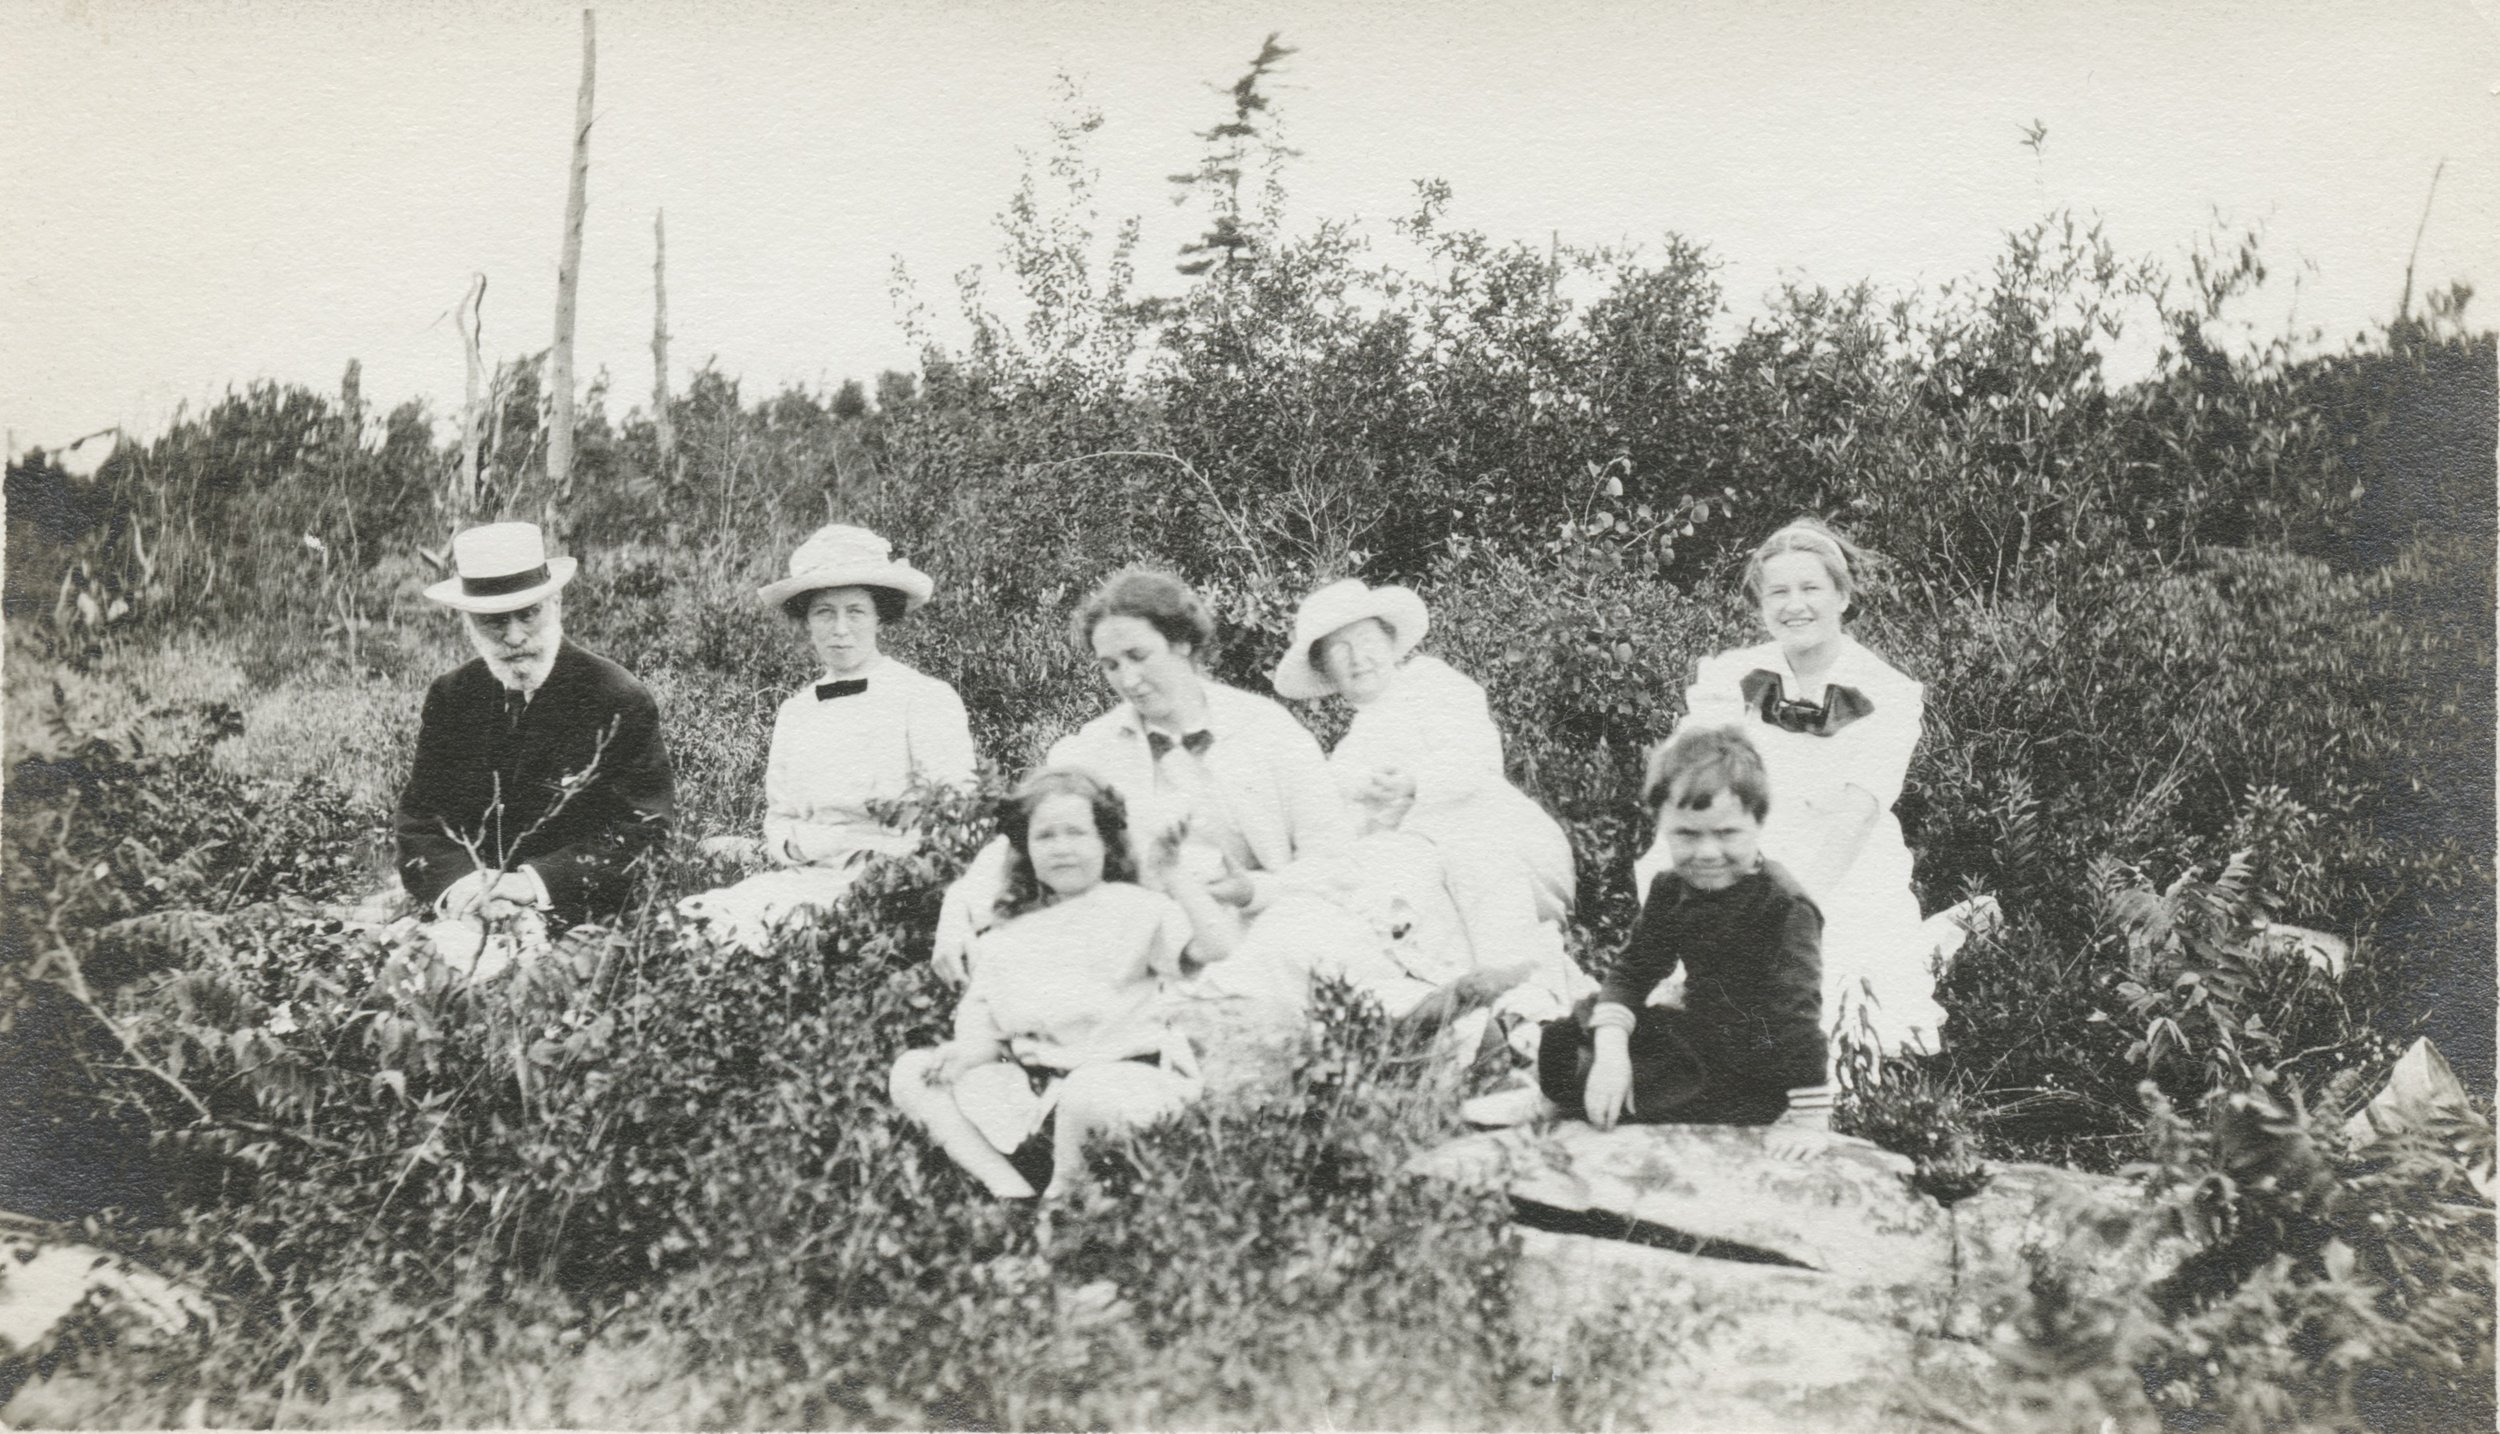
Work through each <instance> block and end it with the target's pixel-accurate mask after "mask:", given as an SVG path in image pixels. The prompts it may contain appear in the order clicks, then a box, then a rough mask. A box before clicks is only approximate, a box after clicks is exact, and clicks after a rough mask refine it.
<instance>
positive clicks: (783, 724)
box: [764, 703, 810, 862]
mask: <svg viewBox="0 0 2500 1434" xmlns="http://www.w3.org/2000/svg"><path fill="white" fill-rule="evenodd" d="M788 712H789V707H788V704H786V703H785V704H784V705H783V708H782V711H781V712H780V713H776V714H775V715H774V717H773V736H772V745H771V746H770V747H769V748H767V749H766V755H765V758H764V853H765V856H766V857H767V859H769V860H772V861H775V862H801V861H806V860H808V859H809V856H810V851H809V848H810V843H809V842H808V840H807V822H806V818H805V814H804V813H803V812H801V810H800V808H799V804H798V800H797V799H796V798H795V797H794V796H792V795H791V793H792V790H793V788H794V787H795V785H796V783H795V782H794V780H793V778H794V776H795V774H796V771H797V767H798V763H799V760H800V757H799V753H798V751H797V750H796V749H797V747H798V743H797V741H796V739H795V738H794V737H793V736H792V735H791V732H790V724H789V721H788Z"/></svg>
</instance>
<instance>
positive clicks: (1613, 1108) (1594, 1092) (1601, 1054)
mask: <svg viewBox="0 0 2500 1434" xmlns="http://www.w3.org/2000/svg"><path fill="white" fill-rule="evenodd" d="M1599 1034H1600V1035H1601V1036H1603V1035H1604V1032H1600V1033H1599ZM1580 1104H1581V1105H1582V1106H1584V1107H1585V1108H1586V1109H1587V1111H1588V1117H1589V1124H1591V1125H1594V1126H1596V1127H1597V1128H1598V1129H1600V1130H1612V1129H1614V1128H1615V1122H1616V1121H1618V1120H1621V1119H1622V1118H1623V1115H1624V1112H1626V1111H1628V1110H1631V1109H1632V1057H1631V1055H1630V1053H1629V1052H1628V1051H1626V1050H1625V1049H1624V1047H1623V1046H1622V1044H1621V1043H1620V1042H1616V1043H1611V1044H1610V1043H1609V1042H1607V1041H1605V1040H1603V1039H1601V1040H1599V1041H1598V1043H1597V1059H1596V1060H1594V1061H1593V1062H1591V1063H1590V1065H1589V1080H1588V1085H1587V1087H1586V1088H1585V1089H1584V1090H1583V1091H1582V1093H1581V1096H1580Z"/></svg>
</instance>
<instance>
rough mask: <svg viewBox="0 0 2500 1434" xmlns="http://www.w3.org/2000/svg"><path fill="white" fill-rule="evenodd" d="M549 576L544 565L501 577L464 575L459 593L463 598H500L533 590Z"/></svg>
mask: <svg viewBox="0 0 2500 1434" xmlns="http://www.w3.org/2000/svg"><path fill="white" fill-rule="evenodd" d="M550 576H551V574H549V573H548V571H547V565H546V564H545V563H540V564H539V565H538V566H537V567H534V568H531V569H530V570H529V571H528V572H525V573H505V574H503V575H502V576H501V577H492V578H473V577H470V576H468V575H466V574H465V573H464V574H462V575H461V578H460V591H461V594H462V595H463V596H465V597H502V596H503V595H504V594H506V593H517V592H519V591H520V590H521V589H523V588H534V587H536V586H538V585H539V584H540V583H543V582H545V581H547V579H548V578H549V577H550Z"/></svg>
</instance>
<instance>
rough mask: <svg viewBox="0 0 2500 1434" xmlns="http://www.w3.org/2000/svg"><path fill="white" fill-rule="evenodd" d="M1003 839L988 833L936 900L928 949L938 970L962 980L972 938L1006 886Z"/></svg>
mask: <svg viewBox="0 0 2500 1434" xmlns="http://www.w3.org/2000/svg"><path fill="white" fill-rule="evenodd" d="M1007 858H1008V849H1007V839H1006V838H1005V837H1003V836H1002V837H992V838H991V839H990V844H989V845H988V846H985V847H983V848H981V850H980V853H979V854H978V855H976V856H974V857H973V858H972V863H971V865H969V866H966V867H965V868H964V874H963V875H961V876H959V877H957V878H955V881H954V883H953V884H952V885H950V886H948V887H947V888H946V895H945V896H944V897H943V898H942V899H941V900H940V901H939V903H938V924H937V939H936V941H935V942H934V943H933V945H932V946H931V948H930V952H929V959H930V961H931V962H932V963H933V964H934V965H935V966H936V967H937V969H938V974H939V975H941V976H944V977H945V978H946V979H947V980H949V981H952V982H954V983H956V984H957V985H961V984H963V983H964V982H965V981H966V980H967V979H968V978H969V977H970V975H971V969H972V942H973V938H974V937H976V936H978V935H980V933H981V932H982V931H984V930H986V929H988V927H989V926H990V924H991V922H992V921H993V920H994V919H995V915H994V914H995V913H996V911H997V910H998V896H999V893H1000V892H1001V891H1004V890H1005V889H1006V886H1007Z"/></svg>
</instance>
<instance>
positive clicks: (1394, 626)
mask: <svg viewBox="0 0 2500 1434" xmlns="http://www.w3.org/2000/svg"><path fill="white" fill-rule="evenodd" d="M1367 617H1376V618H1378V619H1380V623H1381V626H1383V627H1386V628H1388V629H1389V641H1390V643H1391V644H1392V646H1393V648H1394V650H1395V651H1396V653H1397V660H1398V661H1400V662H1404V661H1405V660H1406V655H1407V654H1408V653H1410V652H1413V651H1414V650H1415V644H1417V643H1419V642H1421V641H1423V640H1424V629H1426V628H1427V627H1430V626H1431V625H1432V619H1431V616H1430V615H1429V614H1427V613H1426V612H1425V611H1424V600H1423V599H1422V598H1419V597H1417V596H1415V594H1414V593H1413V592H1412V591H1410V590H1409V589H1406V588H1402V587H1398V586H1396V585H1394V584H1392V585H1390V586H1388V587H1378V588H1375V587H1365V586H1364V585H1363V580H1362V579H1361V578H1340V579H1338V580H1337V581H1335V582H1333V583H1330V584H1329V585H1328V586H1326V587H1324V588H1321V589H1320V590H1319V591H1318V592H1315V593H1313V594H1311V595H1310V596H1309V597H1306V598H1304V599H1303V600H1302V606H1301V607H1299V608H1296V609H1295V610H1294V614H1293V643H1292V645H1291V646H1289V647H1287V648H1286V649H1285V656H1284V660H1282V661H1280V662H1278V663H1277V664H1276V671H1275V673H1274V675H1273V676H1272V677H1271V678H1270V679H1269V680H1270V681H1272V682H1274V683H1275V684H1276V692H1277V695H1278V696H1282V697H1294V698H1308V697H1324V696H1326V695H1327V694H1329V693H1331V692H1334V691H1336V690H1337V684H1335V683H1334V682H1331V681H1329V680H1328V674H1327V673H1324V672H1322V671H1320V670H1319V669H1318V668H1316V667H1313V666H1312V665H1311V645H1312V644H1313V643H1316V642H1318V641H1319V640H1320V639H1321V638H1323V637H1326V636H1327V635H1328V634H1330V633H1332V632H1335V631H1336V630H1337V629H1339V628H1341V627H1344V626H1346V625H1348V624H1350V623H1357V622H1361V621H1362V620H1363V619H1365V618H1367Z"/></svg>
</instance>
